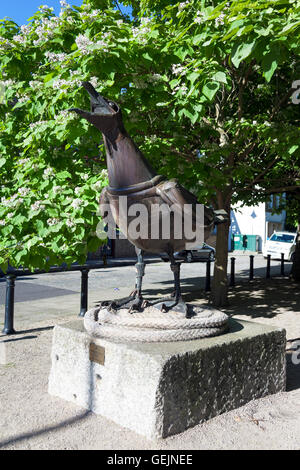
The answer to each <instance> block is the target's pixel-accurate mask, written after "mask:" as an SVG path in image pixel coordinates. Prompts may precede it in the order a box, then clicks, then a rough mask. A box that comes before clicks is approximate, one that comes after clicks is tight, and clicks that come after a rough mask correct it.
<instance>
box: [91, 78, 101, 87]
mask: <svg viewBox="0 0 300 470" xmlns="http://www.w3.org/2000/svg"><path fill="white" fill-rule="evenodd" d="M89 81H90V82H91V84H92V85H93V87H94V88H98V87H99V81H98V78H97V77H91V78H90V80H89Z"/></svg>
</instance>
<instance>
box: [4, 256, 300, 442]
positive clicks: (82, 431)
mask: <svg viewBox="0 0 300 470" xmlns="http://www.w3.org/2000/svg"><path fill="white" fill-rule="evenodd" d="M265 265H266V261H265V260H264V259H263V258H262V257H261V256H259V255H258V256H257V257H255V273H254V274H255V279H254V280H253V281H250V282H249V281H248V274H249V272H248V269H249V258H248V257H247V256H243V255H242V256H238V257H237V260H236V286H235V287H233V288H231V289H230V293H229V305H228V307H226V309H223V310H224V311H226V312H227V313H228V314H230V315H232V316H233V317H234V318H242V319H246V320H249V321H255V322H258V323H265V324H270V325H274V326H278V327H283V328H285V329H286V331H287V338H288V343H287V366H288V367H287V391H286V392H282V393H280V394H276V395H272V396H269V397H265V398H262V399H260V400H255V401H252V402H250V403H248V404H247V405H245V406H244V407H242V408H239V409H236V410H233V411H231V412H229V413H224V414H222V415H220V416H217V417H216V418H213V419H212V420H210V421H208V422H206V423H204V424H201V425H198V426H195V427H194V428H192V429H189V430H187V431H185V432H184V433H181V434H178V435H176V436H173V437H170V438H167V439H165V440H159V441H149V440H147V439H145V438H143V437H141V436H139V435H137V434H135V433H134V432H132V431H129V430H126V429H124V428H121V427H119V426H118V425H116V424H115V423H113V422H111V421H108V420H106V419H105V418H102V417H101V416H96V415H94V414H92V413H90V412H87V411H86V410H84V409H82V408H80V407H78V406H76V405H74V404H71V403H68V402H65V401H64V400H61V399H59V398H56V397H52V396H50V395H49V394H48V393H47V384H48V376H49V371H50V365H51V364H50V351H51V342H52V328H53V326H54V325H55V324H57V323H64V322H66V321H69V320H72V319H76V318H78V313H79V303H80V273H78V272H75V273H73V272H69V273H55V274H41V275H32V276H29V277H24V278H20V279H18V280H17V282H16V300H17V302H16V305H15V328H16V330H17V331H18V334H16V335H12V336H4V335H1V334H0V347H1V346H2V347H5V348H6V349H7V351H8V355H10V359H9V361H8V363H7V364H6V365H0V448H1V449H34V450H37V449H41V450H42V449H74V450H75V449H98V450H101V449H103V450H117V449H119V450H121V449H126V450H133V449H135V450H142V449H151V450H159V449H161V450H167V449H168V450H172V449H173V450H181V449H188V450H192V449H299V448H300V365H299V364H293V363H292V361H291V355H292V353H293V352H294V350H293V345H295V344H296V341H299V340H300V321H299V320H300V290H299V285H297V284H295V283H292V282H291V281H290V280H289V278H288V276H285V277H280V276H279V274H280V268H279V265H280V263H279V262H276V261H273V260H272V270H271V275H272V279H270V280H265V279H264V277H265ZM289 269H290V264H289V263H287V266H286V273H287V274H288V272H289ZM205 270H206V266H205V263H192V264H185V265H183V266H182V288H183V293H184V295H185V298H186V300H188V301H191V300H193V301H194V302H197V303H207V301H208V295H207V294H206V293H205V292H204V290H203V288H204V283H205ZM134 280H135V270H134V268H133V267H132V266H129V267H122V268H112V267H109V266H108V267H107V268H104V269H102V268H101V269H96V270H93V271H91V272H90V276H89V307H92V306H94V305H95V303H96V302H97V301H99V300H104V299H110V298H117V297H122V296H125V295H128V292H129V291H130V290H131V289H132V286H133V284H134ZM172 287H173V283H172V273H171V272H170V269H169V266H168V264H166V263H163V262H160V261H158V262H156V263H151V264H149V265H148V266H147V268H146V276H145V278H144V292H145V295H146V296H148V297H151V296H152V297H153V296H154V293H155V292H157V290H158V289H159V291H160V294H161V295H164V294H165V293H167V292H170V291H171V290H172ZM4 291H5V283H4V282H3V281H0V299H2V305H1V306H0V309H1V310H0V312H1V313H2V318H1V320H2V319H3V310H4V305H3V297H4V295H3V294H4ZM1 292H2V298H1ZM2 324H3V321H2ZM299 357H300V355H299Z"/></svg>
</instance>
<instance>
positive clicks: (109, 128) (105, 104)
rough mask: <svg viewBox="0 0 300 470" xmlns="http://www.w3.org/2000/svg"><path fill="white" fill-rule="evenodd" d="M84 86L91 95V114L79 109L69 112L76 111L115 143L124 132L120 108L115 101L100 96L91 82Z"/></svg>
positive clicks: (72, 109) (84, 83)
mask: <svg viewBox="0 0 300 470" xmlns="http://www.w3.org/2000/svg"><path fill="white" fill-rule="evenodd" d="M82 86H83V87H84V88H85V89H86V91H87V92H88V94H89V95H90V99H91V112H88V111H83V110H82V109H79V108H71V109H69V111H74V112H75V113H77V114H79V116H81V117H83V118H85V119H86V120H87V121H89V122H90V123H91V124H93V125H94V126H95V127H96V128H97V129H99V131H101V132H102V133H103V134H104V135H105V136H106V137H108V139H109V140H110V141H111V142H113V141H114V140H115V139H116V138H117V136H118V134H119V132H120V131H121V132H122V131H124V128H123V122H122V114H121V110H120V108H119V106H118V105H117V104H116V103H114V102H113V101H110V100H107V99H106V98H103V97H102V96H101V95H99V93H98V92H97V91H96V90H95V88H94V87H93V85H91V84H90V83H89V82H83V83H82Z"/></svg>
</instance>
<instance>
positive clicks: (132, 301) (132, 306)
mask: <svg viewBox="0 0 300 470" xmlns="http://www.w3.org/2000/svg"><path fill="white" fill-rule="evenodd" d="M136 251H137V263H136V265H135V268H136V281H135V289H134V290H133V291H132V292H131V294H130V295H129V296H128V297H124V298H122V299H116V300H105V301H103V302H101V303H100V306H101V307H107V308H108V310H119V309H120V308H128V309H129V311H130V312H134V311H139V310H141V307H142V306H143V303H144V299H143V297H142V282H143V276H144V274H145V262H144V252H143V250H140V249H136Z"/></svg>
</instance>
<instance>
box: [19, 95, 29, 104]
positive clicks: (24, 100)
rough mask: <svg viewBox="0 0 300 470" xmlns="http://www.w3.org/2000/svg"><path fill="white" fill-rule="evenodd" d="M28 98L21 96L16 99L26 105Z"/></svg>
mask: <svg viewBox="0 0 300 470" xmlns="http://www.w3.org/2000/svg"><path fill="white" fill-rule="evenodd" d="M29 99H30V98H29V96H27V95H25V96H21V97H20V98H18V102H19V103H26V101H28V100H29Z"/></svg>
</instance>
